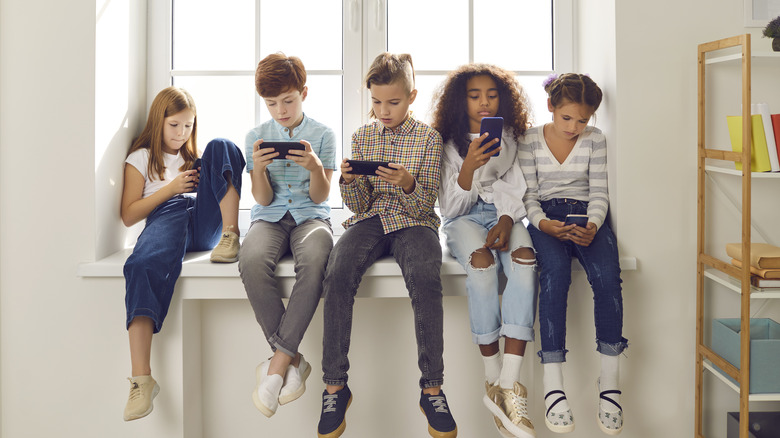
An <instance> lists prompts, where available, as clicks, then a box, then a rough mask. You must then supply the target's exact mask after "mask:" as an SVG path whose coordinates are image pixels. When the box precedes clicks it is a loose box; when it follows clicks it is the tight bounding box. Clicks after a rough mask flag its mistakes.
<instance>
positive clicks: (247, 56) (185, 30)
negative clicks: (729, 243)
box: [173, 0, 255, 70]
mask: <svg viewBox="0 0 780 438" xmlns="http://www.w3.org/2000/svg"><path fill="white" fill-rule="evenodd" d="M173 22H174V26H173V68H174V69H175V70H254V64H255V2H254V0H220V1H218V2H215V1H211V0H174V1H173ZM226 48H227V49H228V50H226Z"/></svg>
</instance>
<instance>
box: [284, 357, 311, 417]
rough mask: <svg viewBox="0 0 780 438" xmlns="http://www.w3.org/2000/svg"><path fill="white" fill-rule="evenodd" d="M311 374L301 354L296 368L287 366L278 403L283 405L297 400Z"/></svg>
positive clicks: (304, 389) (309, 367)
mask: <svg viewBox="0 0 780 438" xmlns="http://www.w3.org/2000/svg"><path fill="white" fill-rule="evenodd" d="M309 374H311V366H310V365H309V363H308V362H306V360H305V359H304V358H303V355H302V354H301V360H300V362H299V363H298V368H296V367H294V366H292V364H290V365H288V366H287V372H286V373H285V375H284V386H282V391H281V392H280V393H279V404H281V405H284V404H287V403H290V402H291V401H294V400H297V399H298V397H300V396H302V395H303V393H304V392H305V391H306V379H307V378H308V377H309Z"/></svg>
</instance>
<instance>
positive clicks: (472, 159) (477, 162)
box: [463, 132, 501, 172]
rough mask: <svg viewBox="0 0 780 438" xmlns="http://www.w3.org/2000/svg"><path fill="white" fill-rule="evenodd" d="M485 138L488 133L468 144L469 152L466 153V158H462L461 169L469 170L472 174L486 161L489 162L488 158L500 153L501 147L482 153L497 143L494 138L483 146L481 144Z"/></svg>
mask: <svg viewBox="0 0 780 438" xmlns="http://www.w3.org/2000/svg"><path fill="white" fill-rule="evenodd" d="M487 137H488V133H487V132H486V133H484V134H482V135H480V136H479V137H477V138H475V139H474V140H471V143H469V151H468V152H466V156H465V157H464V158H463V168H466V169H469V170H471V171H472V172H473V171H475V170H477V169H479V168H480V167H482V166H484V165H485V164H487V162H488V160H490V157H492V156H493V155H495V154H497V153H499V152H500V151H501V146H499V147H497V148H496V149H494V150H492V151H490V152H488V153H484V152H485V151H486V150H487V149H488V148H489V147H491V146H493V145H495V144H496V143H498V140H499V139H497V138H494V139H493V140H491V141H489V142H488V143H487V144H485V145H484V146H483V145H482V142H483V141H485V139H486V138H487Z"/></svg>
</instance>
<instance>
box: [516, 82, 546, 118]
mask: <svg viewBox="0 0 780 438" xmlns="http://www.w3.org/2000/svg"><path fill="white" fill-rule="evenodd" d="M545 79H547V76H518V77H517V81H518V82H520V85H521V86H522V87H523V90H524V91H525V94H526V95H527V96H528V100H530V101H531V102H530V104H531V110H532V111H531V114H532V116H533V124H534V125H540V124H542V123H547V122H548V121H550V120H552V116H551V115H550V112H549V111H547V92H546V91H544V87H542V82H544V80H545Z"/></svg>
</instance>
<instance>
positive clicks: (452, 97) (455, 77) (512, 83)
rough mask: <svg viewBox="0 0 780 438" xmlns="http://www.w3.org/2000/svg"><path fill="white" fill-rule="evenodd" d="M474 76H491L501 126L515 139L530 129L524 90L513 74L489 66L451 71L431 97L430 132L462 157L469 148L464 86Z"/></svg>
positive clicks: (467, 66) (527, 104)
mask: <svg viewBox="0 0 780 438" xmlns="http://www.w3.org/2000/svg"><path fill="white" fill-rule="evenodd" d="M476 76H490V77H491V78H492V79H493V80H494V81H495V82H496V87H497V88H498V96H499V100H498V112H497V113H496V116H498V117H503V118H504V126H505V127H507V128H511V129H512V133H513V134H514V136H515V138H518V137H520V136H521V135H523V133H524V132H525V131H526V129H528V128H530V127H531V116H530V114H529V108H530V105H529V103H528V97H527V96H526V95H525V92H524V91H523V87H522V86H521V85H520V84H519V83H518V82H517V79H516V78H515V75H514V74H513V73H512V72H510V71H507V70H504V69H502V68H500V67H496V66H495V65H490V64H467V65H463V66H461V67H459V68H458V69H457V70H455V71H452V72H450V74H449V75H448V76H447V79H445V80H444V82H443V83H442V84H441V85H440V86H439V88H438V89H437V91H436V94H435V95H434V102H436V103H435V107H434V109H433V123H431V126H432V127H433V129H435V130H437V131H439V133H440V134H441V136H442V139H443V140H444V142H445V143H446V142H447V141H449V140H452V141H453V142H454V143H455V146H456V148H457V149H458V153H459V154H460V156H461V157H465V156H466V153H467V152H468V149H469V143H470V139H469V117H468V113H467V110H466V108H467V100H466V99H467V90H466V88H467V85H466V84H467V83H468V81H469V79H471V78H473V77H476Z"/></svg>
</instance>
